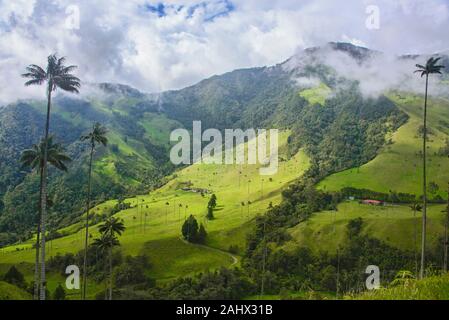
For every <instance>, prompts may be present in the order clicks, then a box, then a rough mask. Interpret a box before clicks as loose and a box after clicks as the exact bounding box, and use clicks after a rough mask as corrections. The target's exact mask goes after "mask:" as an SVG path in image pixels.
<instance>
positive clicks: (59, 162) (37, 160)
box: [20, 136, 72, 171]
mask: <svg viewBox="0 0 449 320" xmlns="http://www.w3.org/2000/svg"><path fill="white" fill-rule="evenodd" d="M47 147H48V151H47V161H48V162H49V163H51V164H52V165H53V166H54V167H55V168H57V169H59V170H62V171H67V166H66V164H65V163H66V162H70V161H72V159H70V157H69V156H67V155H66V154H65V153H64V149H63V147H62V145H61V144H60V143H55V142H53V137H52V136H50V137H48V140H47ZM44 149H45V141H44V139H42V140H41V142H40V143H39V144H35V145H33V146H32V147H31V149H26V150H24V151H23V152H22V156H21V158H20V162H21V163H22V166H23V167H30V168H31V169H39V170H40V169H42V167H43V166H44Z"/></svg>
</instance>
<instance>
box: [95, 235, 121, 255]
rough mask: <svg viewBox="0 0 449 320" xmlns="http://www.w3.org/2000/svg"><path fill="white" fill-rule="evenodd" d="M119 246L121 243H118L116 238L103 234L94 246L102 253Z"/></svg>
mask: <svg viewBox="0 0 449 320" xmlns="http://www.w3.org/2000/svg"><path fill="white" fill-rule="evenodd" d="M119 244H120V242H119V241H118V239H117V237H116V236H111V235H107V234H102V235H101V237H100V238H97V239H95V240H94V242H93V244H92V245H93V246H94V247H97V248H98V249H100V250H102V251H106V250H107V249H111V248H112V247H115V246H118V245H119Z"/></svg>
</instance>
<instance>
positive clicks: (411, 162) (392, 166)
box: [318, 94, 449, 196]
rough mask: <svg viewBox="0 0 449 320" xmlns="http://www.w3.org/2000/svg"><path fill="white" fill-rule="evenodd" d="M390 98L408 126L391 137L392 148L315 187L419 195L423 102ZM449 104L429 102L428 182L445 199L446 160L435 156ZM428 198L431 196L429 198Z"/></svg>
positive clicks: (446, 133) (447, 134) (444, 135)
mask: <svg viewBox="0 0 449 320" xmlns="http://www.w3.org/2000/svg"><path fill="white" fill-rule="evenodd" d="M390 98H391V99H392V100H394V101H395V102H396V103H397V105H398V106H399V107H400V108H401V109H402V110H403V111H405V112H406V113H407V114H408V115H409V117H410V118H409V120H408V122H407V123H406V124H405V125H403V126H402V127H401V128H399V130H397V131H396V132H395V133H394V134H393V135H392V136H391V141H392V144H389V145H387V146H385V147H384V148H383V150H382V151H381V152H380V154H379V155H378V156H377V157H376V158H374V159H373V160H372V161H370V162H368V163H367V164H365V165H362V166H361V167H359V168H352V169H349V170H345V171H342V172H339V173H336V174H333V175H331V176H329V177H327V178H326V179H324V180H323V181H321V183H320V184H319V185H318V187H319V188H321V189H325V190H340V189H341V188H343V187H354V188H366V189H370V190H374V191H379V192H385V193H388V192H389V191H390V190H391V191H396V192H405V193H413V194H416V195H420V194H422V156H421V150H422V139H420V137H419V135H418V130H419V128H420V126H421V125H422V109H423V99H422V98H420V97H418V96H412V95H406V94H391V96H390ZM448 123H449V100H446V99H431V100H430V101H429V127H430V130H431V134H430V136H429V143H428V150H427V151H428V181H429V183H430V182H434V183H436V184H437V185H438V186H439V191H437V192H436V194H440V195H441V196H445V195H446V194H447V191H446V190H447V184H448V182H449V171H448V170H447V168H449V158H448V157H444V156H439V155H438V154H437V153H438V151H439V149H440V148H441V147H443V146H444V144H445V141H446V139H448V138H449V126H448ZM431 196H432V195H431Z"/></svg>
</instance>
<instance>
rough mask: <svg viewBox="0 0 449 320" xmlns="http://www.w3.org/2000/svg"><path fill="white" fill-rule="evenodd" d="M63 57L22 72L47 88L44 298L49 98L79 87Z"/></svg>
mask: <svg viewBox="0 0 449 320" xmlns="http://www.w3.org/2000/svg"><path fill="white" fill-rule="evenodd" d="M64 62H65V58H64V57H62V58H59V59H58V58H57V56H56V55H55V54H53V55H50V56H49V57H48V58H47V69H46V70H44V69H42V68H41V67H39V66H38V65H35V64H31V65H29V66H28V67H27V68H26V71H27V72H26V73H24V74H22V76H23V77H24V78H28V79H30V80H28V81H27V82H25V86H31V85H42V84H46V85H47V89H46V93H47V116H46V122H45V132H44V148H43V149H44V153H43V161H42V163H43V166H42V195H41V199H40V203H41V222H40V224H41V232H42V241H41V280H40V282H41V284H40V285H41V289H40V299H41V300H45V289H46V288H45V285H46V279H45V227H46V225H45V223H46V219H47V200H46V199H47V159H48V145H47V142H48V136H49V130H50V112H51V98H52V93H53V92H55V91H56V89H58V88H59V89H61V90H64V91H67V92H72V93H78V92H79V91H78V89H79V88H80V80H79V79H78V78H77V77H75V76H73V75H72V74H71V72H72V71H73V70H74V69H75V68H76V66H65V65H64Z"/></svg>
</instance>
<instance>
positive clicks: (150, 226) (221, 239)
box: [0, 132, 309, 287]
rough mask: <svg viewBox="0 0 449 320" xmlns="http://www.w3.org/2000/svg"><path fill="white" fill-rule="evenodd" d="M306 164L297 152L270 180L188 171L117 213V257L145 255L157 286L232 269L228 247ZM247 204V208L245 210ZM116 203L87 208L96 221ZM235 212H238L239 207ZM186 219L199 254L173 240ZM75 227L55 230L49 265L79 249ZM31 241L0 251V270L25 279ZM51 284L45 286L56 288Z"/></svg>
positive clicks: (242, 172) (243, 168)
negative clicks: (195, 232)
mask: <svg viewBox="0 0 449 320" xmlns="http://www.w3.org/2000/svg"><path fill="white" fill-rule="evenodd" d="M287 136H288V133H286V132H284V133H282V134H281V135H280V144H281V145H280V148H281V149H280V150H285V149H286V148H285V147H284V145H285V143H286V141H287ZM308 165H309V164H308V158H307V156H306V155H305V153H304V152H303V151H302V150H301V151H299V152H298V153H297V154H296V155H295V156H293V157H291V158H290V159H285V161H281V162H280V164H279V170H278V173H277V174H275V175H273V176H261V175H259V165H215V164H209V165H207V164H195V165H192V166H189V167H186V168H184V169H182V170H180V171H178V172H176V173H175V174H173V175H172V177H171V178H172V180H170V181H169V182H168V183H167V184H166V185H165V186H163V187H162V188H160V189H158V190H156V191H154V192H152V193H150V194H146V195H140V196H137V197H134V198H129V199H126V200H125V202H127V203H130V204H131V205H132V208H130V209H127V210H124V211H121V212H119V213H117V216H118V217H120V218H123V219H124V221H125V226H126V227H127V230H126V232H125V233H124V235H123V236H122V237H120V242H121V244H122V250H123V253H124V254H125V255H127V254H130V255H137V254H143V253H145V254H147V255H148V256H149V259H150V262H151V264H152V268H151V270H150V271H149V275H151V276H153V277H155V278H156V279H158V280H159V281H165V280H168V279H172V278H174V277H178V276H182V275H188V274H192V273H194V272H199V271H204V270H207V269H215V268H218V267H220V266H232V265H237V263H238V259H239V257H238V254H230V253H228V252H227V250H228V249H229V246H230V245H234V246H237V247H238V250H239V253H240V252H242V250H243V249H244V245H245V238H246V233H247V231H248V230H249V228H250V227H251V221H252V219H253V218H254V217H255V216H256V215H258V214H263V213H264V212H265V209H266V208H267V207H268V205H269V204H270V203H273V204H276V203H279V201H280V200H281V190H282V189H283V188H284V187H285V186H287V185H288V184H289V183H291V182H292V181H293V180H295V179H297V178H298V177H299V176H301V174H302V173H303V172H304V171H305V170H306V169H307V168H308ZM186 186H188V187H189V188H191V189H193V190H195V188H201V189H207V190H208V191H209V193H206V194H204V196H202V195H201V194H200V193H196V192H192V191H183V190H182V188H184V187H186ZM212 192H213V193H215V194H216V196H217V202H218V206H217V208H216V209H215V211H214V216H215V219H214V220H212V221H208V220H206V219H205V215H206V209H207V202H208V200H209V197H210V193H212ZM248 201H249V204H248ZM116 203H117V201H116V200H112V201H107V202H105V203H102V204H100V205H98V206H97V207H95V208H94V209H93V212H95V213H96V214H101V213H103V212H106V211H107V210H108V209H110V208H111V207H112V206H114V205H115V204H116ZM242 204H243V205H242ZM190 214H193V215H194V216H195V217H196V218H197V219H198V220H199V222H201V223H203V224H204V225H205V227H206V230H207V232H208V239H207V243H206V245H207V246H199V245H192V244H187V243H185V242H184V241H182V240H181V239H180V237H181V225H182V223H183V222H184V219H185V217H186V215H190ZM81 229H82V223H78V224H74V225H71V226H69V227H67V228H64V229H61V230H60V232H62V233H63V234H66V236H65V237H63V238H59V239H56V240H53V241H51V242H49V245H48V246H49V257H50V256H54V255H55V254H57V253H62V254H63V253H68V252H73V253H75V252H77V251H79V250H81V249H82V247H83V241H84V240H83V239H84V232H83V230H81ZM91 234H92V238H95V237H97V236H98V231H97V228H96V227H93V228H91ZM31 245H32V241H28V242H26V243H23V244H20V245H16V246H10V247H6V248H3V249H1V251H0V252H1V253H0V268H1V266H3V269H4V268H6V267H7V266H9V265H11V264H19V263H26V264H27V265H29V268H22V270H21V271H22V272H25V273H26V274H27V275H28V277H29V278H30V279H31V277H32V268H31V264H32V262H33V259H34V251H33V250H32V249H31ZM57 281H60V279H59V278H58V277H56V278H55V279H52V277H51V276H50V279H49V282H51V283H52V284H50V285H49V287H51V286H55V285H57Z"/></svg>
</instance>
